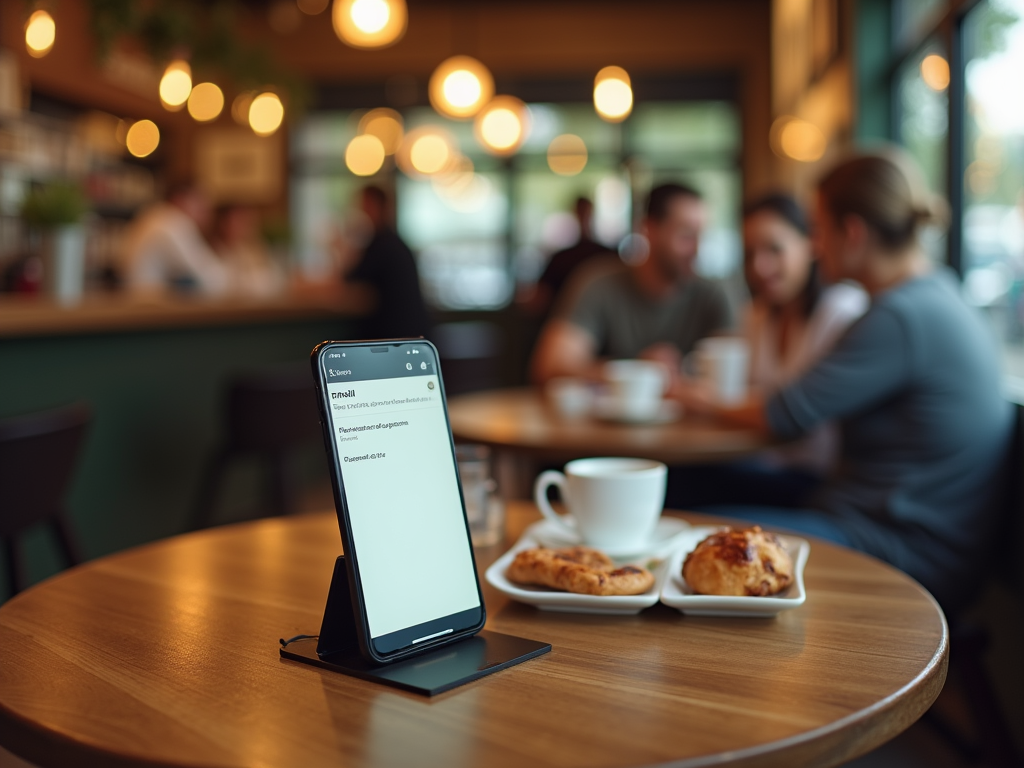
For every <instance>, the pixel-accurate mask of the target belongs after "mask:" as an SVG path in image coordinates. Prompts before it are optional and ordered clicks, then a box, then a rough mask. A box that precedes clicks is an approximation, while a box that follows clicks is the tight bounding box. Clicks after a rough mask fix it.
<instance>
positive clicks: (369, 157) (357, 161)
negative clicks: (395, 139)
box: [345, 133, 385, 176]
mask: <svg viewBox="0 0 1024 768" xmlns="http://www.w3.org/2000/svg"><path fill="white" fill-rule="evenodd" d="M384 157H385V154H384V145H383V144H382V143H381V141H380V139H378V138H377V137H376V136H372V135H371V134H368V133H364V134H362V135H361V136H356V137H355V138H354V139H352V141H350V142H349V143H348V146H347V147H346V148H345V165H346V167H347V168H348V169H349V170H350V171H352V173H354V174H355V175H356V176H373V174H375V173H376V172H377V171H379V170H380V169H381V166H383V165H384Z"/></svg>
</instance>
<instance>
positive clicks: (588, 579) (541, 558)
mask: <svg viewBox="0 0 1024 768" xmlns="http://www.w3.org/2000/svg"><path fill="white" fill-rule="evenodd" d="M505 575H506V576H508V578H509V580H510V581H514V582H516V583H517V584H530V585H535V586H541V587H551V588H552V589H560V590H563V591H565V592H575V593H577V594H581V595H641V594H643V593H644V592H646V591H647V590H649V589H650V588H651V587H652V586H653V585H654V574H652V573H651V572H650V571H648V570H647V569H646V568H641V567H639V566H636V565H626V566H623V567H621V568H616V567H615V563H614V562H612V559H611V558H610V557H608V555H606V554H604V553H603V552H601V551H600V550H597V549H591V548H590V547H565V548H564V549H547V548H545V547H537V548H536V549H524V550H523V551H522V552H520V553H519V554H517V555H516V557H515V559H514V560H513V561H512V564H511V565H509V567H508V570H507V571H506V573H505Z"/></svg>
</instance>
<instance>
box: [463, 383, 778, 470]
mask: <svg viewBox="0 0 1024 768" xmlns="http://www.w3.org/2000/svg"><path fill="white" fill-rule="evenodd" d="M448 413H449V416H450V418H451V424H452V433H453V434H454V435H455V437H456V439H459V440H465V441H468V442H473V443H483V444H485V445H490V446H492V447H494V448H497V449H499V450H502V451H511V452H516V453H521V454H526V455H529V456H533V457H537V458H540V459H545V460H549V461H568V460H570V459H578V458H581V457H584V456H631V457H636V458H643V459H654V460H655V461H663V462H665V463H666V464H689V463H696V462H710V461H724V460H728V459H733V458H738V457H740V456H746V455H749V454H751V453H753V452H755V451H758V450H761V449H762V448H765V447H766V446H768V445H769V441H768V440H767V439H766V438H765V437H764V436H762V435H759V434H757V433H755V432H752V431H750V430H746V429H738V428H735V427H726V426H723V425H721V424H718V423H716V422H713V421H710V420H706V419H695V418H683V419H681V420H679V421H677V422H674V423H671V424H647V425H637V424H613V423H608V422H603V421H598V420H597V419H593V418H589V417H583V418H576V419H567V418H564V417H562V416H560V415H559V414H558V413H556V412H555V411H554V409H553V408H551V407H550V406H549V405H548V404H547V403H545V401H544V399H543V397H542V396H541V393H540V392H539V391H538V390H536V389H530V388H523V389H498V390H491V391H487V392H480V393H477V394H472V395H462V396H460V397H453V398H451V399H450V400H449V403H448Z"/></svg>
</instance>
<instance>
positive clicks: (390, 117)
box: [359, 108, 405, 155]
mask: <svg viewBox="0 0 1024 768" xmlns="http://www.w3.org/2000/svg"><path fill="white" fill-rule="evenodd" d="M404 132H405V131H404V128H403V124H402V116H401V115H400V114H399V113H398V112H396V111H395V110H393V109H387V108H381V109H371V110H370V111H369V112H367V113H366V114H365V115H363V116H362V118H360V120H359V133H367V134H369V135H370V136H376V137H377V138H378V139H380V143H381V144H382V145H383V147H384V153H385V154H387V155H393V154H395V152H397V151H398V148H399V147H400V146H401V145H402V136H403V135H404Z"/></svg>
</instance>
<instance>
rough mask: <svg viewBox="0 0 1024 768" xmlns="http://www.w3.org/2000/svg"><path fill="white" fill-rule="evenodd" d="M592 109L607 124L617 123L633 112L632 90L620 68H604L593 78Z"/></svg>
mask: <svg viewBox="0 0 1024 768" xmlns="http://www.w3.org/2000/svg"><path fill="white" fill-rule="evenodd" d="M594 109H596V110H597V114H598V115H600V116H601V117H602V118H603V119H604V120H607V121H608V122H609V123H619V122H622V121H623V120H625V119H626V118H627V117H629V113H630V112H632V111H633V88H632V85H631V81H630V79H629V74H628V73H627V72H626V70H624V69H623V68H622V67H605V68H604V69H602V70H601V71H600V72H598V73H597V77H595V78H594Z"/></svg>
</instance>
